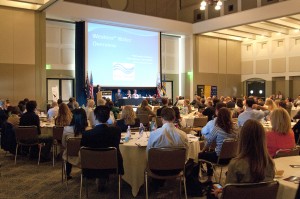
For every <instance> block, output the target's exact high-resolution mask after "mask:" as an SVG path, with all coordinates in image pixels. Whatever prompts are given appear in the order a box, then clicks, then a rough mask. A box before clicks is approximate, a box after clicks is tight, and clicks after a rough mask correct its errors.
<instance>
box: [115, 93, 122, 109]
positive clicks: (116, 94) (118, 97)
mask: <svg viewBox="0 0 300 199" xmlns="http://www.w3.org/2000/svg"><path fill="white" fill-rule="evenodd" d="M122 98H123V95H122V93H121V89H118V91H117V93H115V104H116V106H119V99H122Z"/></svg>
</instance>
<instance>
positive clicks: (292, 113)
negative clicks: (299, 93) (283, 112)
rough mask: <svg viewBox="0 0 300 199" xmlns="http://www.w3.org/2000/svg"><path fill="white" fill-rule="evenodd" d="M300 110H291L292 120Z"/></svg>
mask: <svg viewBox="0 0 300 199" xmlns="http://www.w3.org/2000/svg"><path fill="white" fill-rule="evenodd" d="M299 110H300V109H297V108H293V109H292V110H291V118H292V119H293V117H294V116H295V115H296V114H297V112H298V111H299Z"/></svg>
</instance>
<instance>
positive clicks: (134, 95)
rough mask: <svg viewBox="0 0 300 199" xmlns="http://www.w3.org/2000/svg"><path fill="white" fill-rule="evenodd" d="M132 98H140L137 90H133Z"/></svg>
mask: <svg viewBox="0 0 300 199" xmlns="http://www.w3.org/2000/svg"><path fill="white" fill-rule="evenodd" d="M131 97H132V98H139V95H138V94H137V90H136V89H134V90H133V94H132V95H131Z"/></svg>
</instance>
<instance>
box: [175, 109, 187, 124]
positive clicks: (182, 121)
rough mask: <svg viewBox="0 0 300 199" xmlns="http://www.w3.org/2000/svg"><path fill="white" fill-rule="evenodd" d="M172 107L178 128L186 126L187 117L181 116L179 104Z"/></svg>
mask: <svg viewBox="0 0 300 199" xmlns="http://www.w3.org/2000/svg"><path fill="white" fill-rule="evenodd" d="M172 108H173V110H174V111H175V120H174V124H175V126H176V127H177V128H184V127H186V121H185V119H184V118H183V117H181V116H180V111H179V108H178V107H177V106H173V107H172Z"/></svg>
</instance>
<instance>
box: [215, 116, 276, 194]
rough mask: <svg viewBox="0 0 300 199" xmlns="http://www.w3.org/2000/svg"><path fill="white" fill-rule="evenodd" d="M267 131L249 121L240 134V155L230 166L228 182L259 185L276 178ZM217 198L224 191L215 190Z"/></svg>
mask: <svg viewBox="0 0 300 199" xmlns="http://www.w3.org/2000/svg"><path fill="white" fill-rule="evenodd" d="M265 139H266V138H265V130H264V128H263V126H262V125H261V123H259V122H258V121H256V120H253V119H249V120H247V121H246V122H245V123H244V125H243V127H242V129H241V132H240V137H239V141H238V142H239V144H238V146H239V147H238V154H237V157H236V158H234V159H232V160H231V161H230V163H229V166H228V172H227V176H226V182H225V184H228V183H257V182H267V181H272V180H273V179H274V176H275V164H274V162H273V160H272V159H271V157H270V156H269V154H268V151H267V146H266V140H265ZM213 193H214V195H215V196H216V197H218V194H220V193H222V189H214V190H213Z"/></svg>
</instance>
